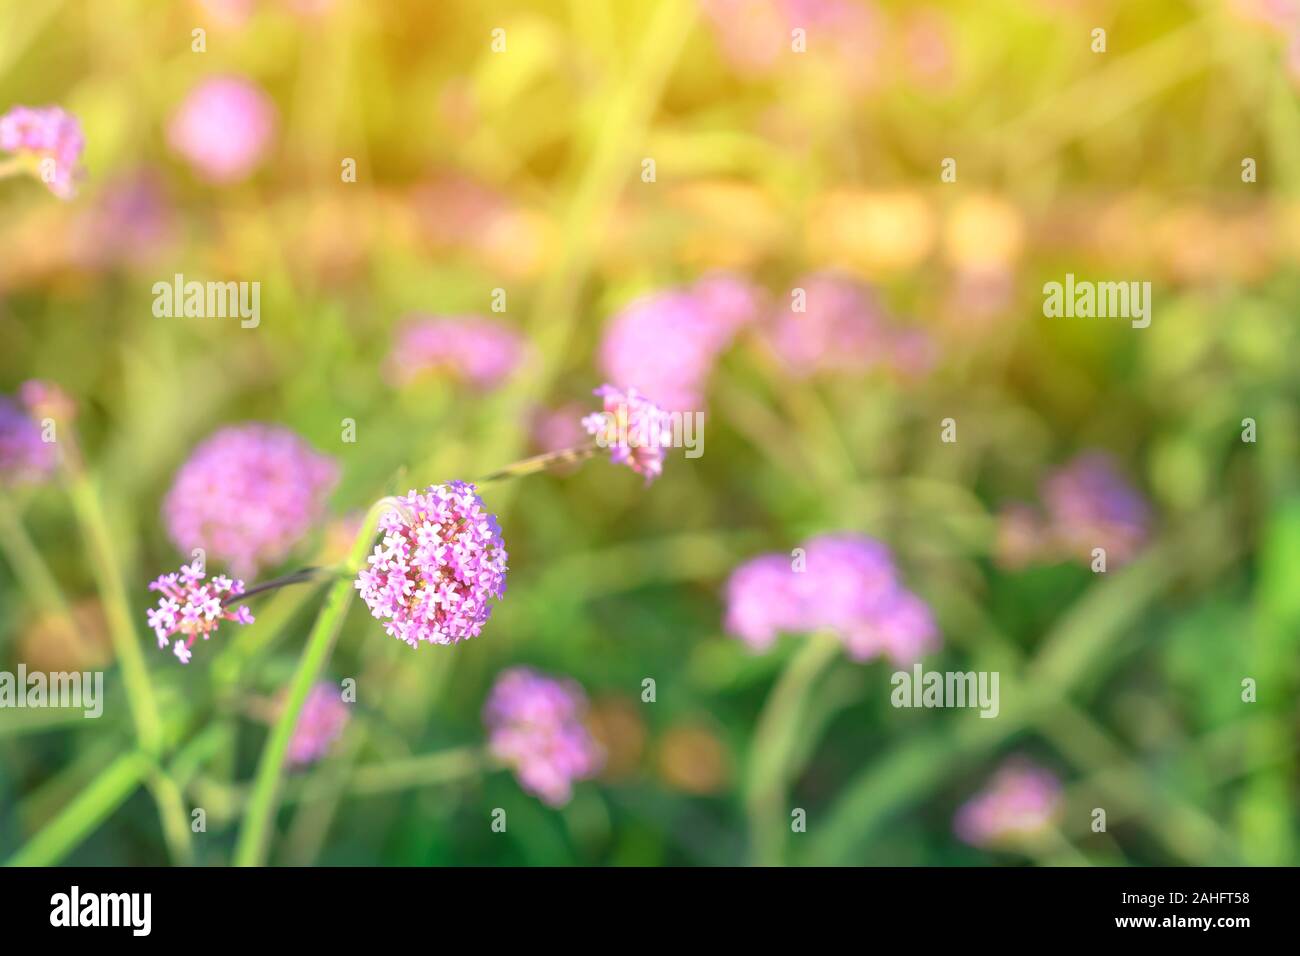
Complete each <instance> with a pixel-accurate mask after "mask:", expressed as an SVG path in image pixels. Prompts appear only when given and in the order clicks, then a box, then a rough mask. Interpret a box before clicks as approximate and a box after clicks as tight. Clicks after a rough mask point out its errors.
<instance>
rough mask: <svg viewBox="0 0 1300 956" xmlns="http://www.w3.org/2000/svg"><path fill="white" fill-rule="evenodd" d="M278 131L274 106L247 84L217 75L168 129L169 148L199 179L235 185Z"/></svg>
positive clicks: (193, 95)
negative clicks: (190, 167) (185, 161)
mask: <svg viewBox="0 0 1300 956" xmlns="http://www.w3.org/2000/svg"><path fill="white" fill-rule="evenodd" d="M274 129H275V107H274V105H272V103H271V100H270V99H269V98H268V97H267V95H266V94H265V93H263V92H262V91H261V90H260V89H258V88H257V87H256V86H255V85H253V84H252V83H250V82H249V81H248V80H245V79H241V78H240V77H236V76H218V77H213V78H211V79H207V80H204V81H203V82H202V83H200V84H199V85H198V86H197V87H195V88H194V89H193V90H191V91H190V94H189V96H187V97H186V98H185V102H184V103H182V104H181V106H180V109H179V110H177V112H176V115H175V116H173V117H172V120H171V124H170V125H169V126H168V127H167V143H168V145H170V146H171V148H172V150H173V151H174V152H176V153H177V154H179V155H180V156H182V157H184V158H185V159H186V160H187V161H188V162H189V163H190V165H191V166H193V167H194V169H195V171H196V172H197V173H198V174H199V176H200V177H202V178H203V179H205V180H207V181H208V182H211V183H229V182H236V181H238V180H241V179H243V178H245V177H246V176H248V174H249V173H251V172H252V171H253V169H254V168H255V167H256V166H257V165H258V164H259V163H260V162H261V161H262V158H263V157H264V156H265V155H266V151H267V148H268V146H269V145H270V140H271V134H272V132H273V131H274Z"/></svg>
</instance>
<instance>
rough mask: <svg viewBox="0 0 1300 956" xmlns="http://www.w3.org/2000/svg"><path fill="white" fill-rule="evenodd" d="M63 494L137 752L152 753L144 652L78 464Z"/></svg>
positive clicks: (155, 747) (159, 735)
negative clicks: (80, 541)
mask: <svg viewBox="0 0 1300 956" xmlns="http://www.w3.org/2000/svg"><path fill="white" fill-rule="evenodd" d="M68 457H74V456H68ZM68 492H69V495H70V496H71V498H72V508H73V511H74V512H75V513H76V516H77V523H78V524H79V525H80V526H81V533H82V535H83V536H84V537H85V539H86V544H87V546H88V547H89V549H90V557H91V561H90V564H91V570H92V572H93V573H94V576H95V584H96V586H97V588H98V589H99V597H100V600H101V601H102V602H103V604H104V612H105V615H106V616H107V618H108V633H109V637H110V639H111V640H112V642H113V652H114V654H115V655H116V657H117V662H118V664H119V665H120V666H121V668H122V679H123V683H124V685H125V687H126V697H127V704H128V706H129V707H130V710H131V720H132V722H133V723H134V725H135V732H136V738H137V739H138V740H139V743H140V747H141V749H142V750H144V751H145V752H146V753H148V754H151V755H153V756H155V757H156V756H158V755H159V754H160V753H161V752H162V746H163V725H162V718H161V716H160V715H159V711H158V704H157V701H156V700H155V699H154V695H153V687H152V686H151V685H150V683H149V672H148V670H147V669H146V667H145V663H144V654H143V653H142V652H141V651H140V643H139V640H138V639H137V631H136V626H135V621H134V620H133V618H132V616H131V607H130V602H129V601H128V599H127V594H126V584H125V581H124V579H123V576H122V568H121V566H120V565H119V564H118V561H117V553H116V550H115V549H114V547H113V541H112V535H111V533H110V532H109V528H108V521H107V520H106V519H105V517H104V511H103V507H102V505H101V503H100V499H99V494H98V493H97V491H96V490H95V488H94V487H93V486H92V485H91V482H90V478H89V476H88V475H87V474H86V473H85V471H83V470H82V469H81V468H80V467H79V466H76V465H70V466H69V474H68Z"/></svg>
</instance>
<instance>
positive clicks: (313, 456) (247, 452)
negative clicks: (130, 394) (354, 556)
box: [163, 423, 338, 576]
mask: <svg viewBox="0 0 1300 956" xmlns="http://www.w3.org/2000/svg"><path fill="white" fill-rule="evenodd" d="M337 479H338V466H337V465H336V464H335V463H334V461H333V460H332V459H330V458H326V457H325V456H323V455H319V454H317V453H316V452H315V451H314V450H313V449H312V447H311V446H310V445H308V444H307V442H305V441H304V440H303V439H302V438H300V437H298V435H296V434H294V433H293V432H292V431H290V430H289V429H287V428H280V427H277V426H273V425H262V424H256V423H253V424H246V425H235V426H230V427H227V428H223V429H221V430H219V431H218V432H216V433H215V434H213V435H212V436H211V437H210V438H208V439H207V440H206V441H204V442H203V443H201V444H200V445H199V446H198V448H196V449H195V450H194V453H193V454H192V455H191V456H190V458H189V460H188V461H186V462H185V464H184V465H182V466H181V469H180V471H179V472H177V474H176V479H175V481H174V482H173V483H172V487H171V490H170V491H169V492H168V493H167V497H166V499H165V500H164V502H163V517H164V519H165V521H166V524H167V532H168V535H169V536H170V537H171V540H172V543H173V544H175V545H176V547H177V548H179V549H180V550H182V551H189V550H190V549H192V548H204V549H205V550H206V551H207V554H208V557H209V558H210V559H216V560H218V561H221V562H222V563H225V564H228V565H229V566H230V567H231V569H232V570H233V571H234V573H235V574H238V575H241V576H249V575H252V574H253V573H255V572H256V571H257V569H259V568H263V567H269V566H273V565H276V564H279V563H280V562H281V561H283V560H284V559H285V558H286V557H287V556H288V555H289V553H290V552H291V551H292V550H293V547H294V545H296V544H297V542H298V541H299V539H300V538H302V537H303V535H305V534H306V533H307V532H308V531H309V530H310V529H311V528H312V527H313V526H314V525H315V524H316V522H317V521H318V520H319V519H320V517H321V515H322V513H323V512H324V509H325V499H326V498H327V497H328V496H329V493H330V491H331V490H332V489H333V487H334V483H335V481H336V480H337Z"/></svg>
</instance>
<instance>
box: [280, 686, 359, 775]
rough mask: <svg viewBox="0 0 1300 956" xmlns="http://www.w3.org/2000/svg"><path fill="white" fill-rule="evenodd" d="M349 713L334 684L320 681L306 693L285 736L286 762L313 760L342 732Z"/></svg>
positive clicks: (297, 764) (300, 763)
mask: <svg viewBox="0 0 1300 956" xmlns="http://www.w3.org/2000/svg"><path fill="white" fill-rule="evenodd" d="M350 717H351V714H349V713H348V705H347V703H346V702H344V700H343V695H342V693H341V692H340V691H339V688H338V686H337V685H335V684H331V683H330V682H329V681H321V682H319V683H317V684H316V685H314V686H313V687H312V689H311V690H310V691H309V692H308V694H307V700H306V701H305V702H304V703H303V706H302V711H301V713H299V715H298V724H297V726H295V727H294V729H293V737H292V738H291V739H290V740H289V763H291V764H294V765H296V766H300V767H301V766H303V765H305V764H310V763H315V762H316V761H317V760H320V758H321V757H324V756H325V754H327V753H328V752H329V749H330V747H331V746H333V744H334V741H336V740H337V739H338V738H339V735H340V734H342V733H343V728H344V727H346V726H347V723H348V719H349V718H350Z"/></svg>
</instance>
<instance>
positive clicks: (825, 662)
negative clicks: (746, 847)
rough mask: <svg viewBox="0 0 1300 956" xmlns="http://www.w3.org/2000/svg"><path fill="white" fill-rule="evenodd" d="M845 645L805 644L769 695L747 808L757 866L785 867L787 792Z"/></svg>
mask: <svg viewBox="0 0 1300 956" xmlns="http://www.w3.org/2000/svg"><path fill="white" fill-rule="evenodd" d="M839 651H840V642H839V640H837V639H836V637H835V636H834V635H833V634H827V633H817V634H810V635H808V637H806V638H804V640H803V646H802V647H800V648H799V650H798V652H797V653H796V654H795V655H794V657H792V658H791V659H790V661H789V663H787V664H786V666H785V670H783V671H782V672H781V676H780V677H779V678H777V681H776V684H775V686H773V688H772V691H771V693H769V694H768V697H767V702H766V703H765V704H764V705H763V712H762V713H761V714H760V715H759V718H758V724H757V726H756V728H755V730H754V743H753V746H752V748H751V750H750V764H749V779H748V786H747V788H746V789H747V793H746V801H745V802H746V805H747V809H748V812H749V820H750V832H751V836H752V839H753V841H754V849H753V852H754V862H756V863H758V864H759V865H762V866H775V865H780V863H781V861H782V858H783V856H784V848H785V832H786V830H785V828H786V811H787V809H788V808H787V807H786V806H785V804H786V802H787V801H786V791H787V788H788V787H789V785H790V781H791V779H792V778H793V777H794V775H795V774H796V773H797V771H798V769H799V768H798V767H797V766H795V758H796V755H797V753H798V749H799V735H800V732H801V730H802V729H803V725H804V715H805V712H806V711H807V709H808V704H809V702H810V700H811V698H812V692H813V688H814V685H815V684H816V683H817V679H818V678H819V677H820V676H821V675H822V674H823V673H825V671H826V668H827V667H829V666H830V664H831V662H832V661H834V660H835V659H836V657H838V655H839Z"/></svg>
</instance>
